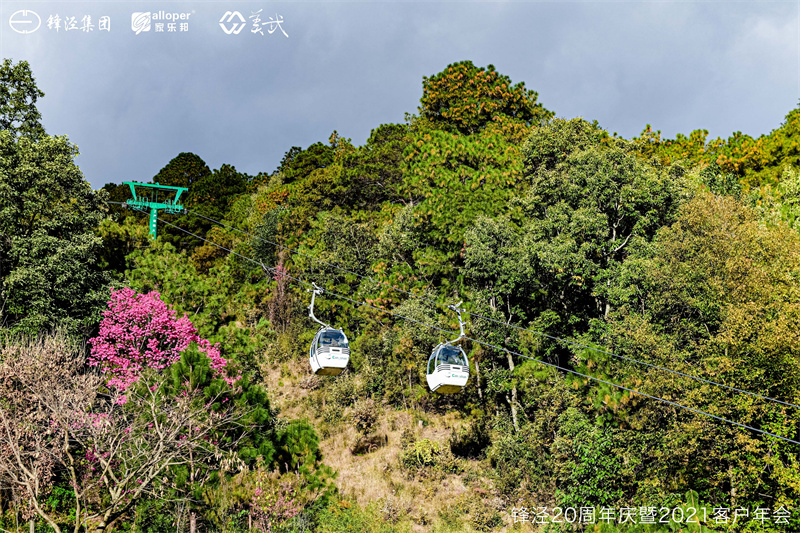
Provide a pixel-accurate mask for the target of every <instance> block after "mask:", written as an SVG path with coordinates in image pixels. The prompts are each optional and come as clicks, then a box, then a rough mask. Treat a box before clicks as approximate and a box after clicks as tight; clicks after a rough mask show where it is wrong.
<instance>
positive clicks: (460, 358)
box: [425, 302, 469, 394]
mask: <svg viewBox="0 0 800 533" xmlns="http://www.w3.org/2000/svg"><path fill="white" fill-rule="evenodd" d="M462 303H463V302H458V303H457V304H455V305H448V306H447V308H448V309H450V310H451V311H455V312H456V313H458V328H459V330H460V334H459V336H458V337H456V338H455V339H453V340H451V341H445V342H443V343H441V344H439V345H438V346H436V348H434V349H433V352H431V356H430V358H429V359H428V367H427V372H426V376H425V379H426V380H427V381H428V387H429V388H430V389H431V390H432V391H435V392H438V393H440V394H455V393H457V392H460V391H461V389H463V388H464V386H465V385H466V384H467V381H468V380H469V359H468V358H467V354H466V353H465V352H464V349H463V348H461V346H455V345H454V344H455V343H456V342H458V341H460V340H462V339H463V338H465V337H466V335H465V334H464V320H463V319H462V318H461V313H462V312H463V311H464V310H463V309H461V308H460V307H458V306H459V305H461V304H462Z"/></svg>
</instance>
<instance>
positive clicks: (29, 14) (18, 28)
mask: <svg viewBox="0 0 800 533" xmlns="http://www.w3.org/2000/svg"><path fill="white" fill-rule="evenodd" d="M8 25H9V26H11V29H12V30H14V31H15V32H17V33H33V32H35V31H36V30H38V29H39V26H41V25H42V19H41V18H40V17H39V15H38V14H37V13H36V12H35V11H29V10H27V9H23V10H21V11H17V12H16V13H14V14H13V15H11V17H10V18H9V19H8Z"/></svg>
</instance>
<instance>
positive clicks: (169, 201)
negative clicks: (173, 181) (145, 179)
mask: <svg viewBox="0 0 800 533" xmlns="http://www.w3.org/2000/svg"><path fill="white" fill-rule="evenodd" d="M122 184H123V185H128V186H130V188H131V194H132V195H133V199H132V200H128V202H127V204H128V207H131V208H133V209H140V210H142V211H145V210H147V209H149V210H150V235H151V236H152V237H153V238H154V239H155V238H156V231H157V226H156V223H157V222H158V211H159V210H161V211H164V212H166V213H171V214H173V215H180V214H183V205H181V204H179V203H178V198H180V195H181V193H182V192H184V191H188V190H189V189H187V188H186V187H172V186H169V185H159V184H158V183H138V182H135V181H123V182H122ZM137 191H138V194H137ZM159 193H160V194H161V199H160V200H159Z"/></svg>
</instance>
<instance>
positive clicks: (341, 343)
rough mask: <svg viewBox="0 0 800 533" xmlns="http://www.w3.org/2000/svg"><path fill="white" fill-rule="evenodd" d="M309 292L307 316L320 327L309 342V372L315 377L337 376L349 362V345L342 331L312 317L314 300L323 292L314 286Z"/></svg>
mask: <svg viewBox="0 0 800 533" xmlns="http://www.w3.org/2000/svg"><path fill="white" fill-rule="evenodd" d="M309 292H311V305H309V306H308V316H309V318H311V319H312V320H313V321H314V322H316V323H318V324H320V325H321V326H322V327H321V328H319V331H317V334H316V335H314V340H313V341H312V342H311V347H310V348H309V351H308V362H309V363H310V364H311V370H312V371H313V372H314V373H315V374H317V375H320V376H338V375H339V374H341V373H342V371H344V369H345V368H346V367H347V363H348V361H349V360H350V344H349V343H348V342H347V335H345V334H344V331H342V330H340V329H336V328H332V327H331V326H329V325H328V324H325V323H324V322H321V321H320V320H319V319H317V317H315V316H314V298H316V296H317V295H318V294H320V295H321V294H322V293H323V292H325V291H324V290H323V289H321V288H320V287H317V285H316V284H314V290H313V291H312V290H310V291H309Z"/></svg>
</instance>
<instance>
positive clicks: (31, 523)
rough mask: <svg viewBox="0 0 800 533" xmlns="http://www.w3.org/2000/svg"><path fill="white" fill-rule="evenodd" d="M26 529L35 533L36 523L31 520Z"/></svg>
mask: <svg viewBox="0 0 800 533" xmlns="http://www.w3.org/2000/svg"><path fill="white" fill-rule="evenodd" d="M28 528H29V529H30V532H31V533H36V522H34V521H33V518H31V519H30V520H29V521H28Z"/></svg>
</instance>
